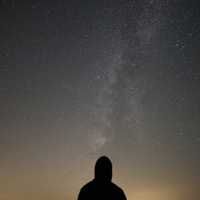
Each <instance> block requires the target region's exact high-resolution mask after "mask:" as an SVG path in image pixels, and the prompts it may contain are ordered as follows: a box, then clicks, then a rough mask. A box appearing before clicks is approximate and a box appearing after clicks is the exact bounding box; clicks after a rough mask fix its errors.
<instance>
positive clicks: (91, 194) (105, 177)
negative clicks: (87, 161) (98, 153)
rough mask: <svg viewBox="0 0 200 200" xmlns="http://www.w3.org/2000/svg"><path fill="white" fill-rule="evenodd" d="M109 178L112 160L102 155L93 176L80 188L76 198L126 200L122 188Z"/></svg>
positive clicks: (85, 199) (110, 176)
mask: <svg viewBox="0 0 200 200" xmlns="http://www.w3.org/2000/svg"><path fill="white" fill-rule="evenodd" d="M111 180H112V162H111V161H110V159H109V158H108V157H106V156H102V157H100V158H99V159H98V160H97V162H96V165H95V178H94V179H93V180H92V181H90V182H89V183H87V184H86V185H84V186H83V187H82V188H81V191H80V193H79V195H78V200H126V196H125V194H124V192H123V190H122V189H121V188H119V187H118V186H117V185H115V184H114V183H112V182H111Z"/></svg>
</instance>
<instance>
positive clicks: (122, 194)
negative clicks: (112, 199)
mask: <svg viewBox="0 0 200 200" xmlns="http://www.w3.org/2000/svg"><path fill="white" fill-rule="evenodd" d="M111 186H112V188H113V190H114V191H115V193H117V194H118V196H119V197H120V198H121V199H126V196H125V193H124V191H123V190H122V188H120V187H119V186H118V185H116V184H115V183H113V182H111Z"/></svg>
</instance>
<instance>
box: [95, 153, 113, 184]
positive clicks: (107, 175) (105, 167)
mask: <svg viewBox="0 0 200 200" xmlns="http://www.w3.org/2000/svg"><path fill="white" fill-rule="evenodd" d="M95 179H96V180H97V181H101V182H110V181H111V180H112V162H111V160H110V159H109V158H108V157H106V156H102V157H100V158H99V159H98V160H97V161H96V164H95Z"/></svg>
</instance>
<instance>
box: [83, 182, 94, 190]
mask: <svg viewBox="0 0 200 200" xmlns="http://www.w3.org/2000/svg"><path fill="white" fill-rule="evenodd" d="M93 185H94V181H93V180H92V181H89V182H87V183H86V184H85V185H84V186H83V187H82V188H81V191H82V192H84V191H87V190H88V189H90V188H91V187H93Z"/></svg>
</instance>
